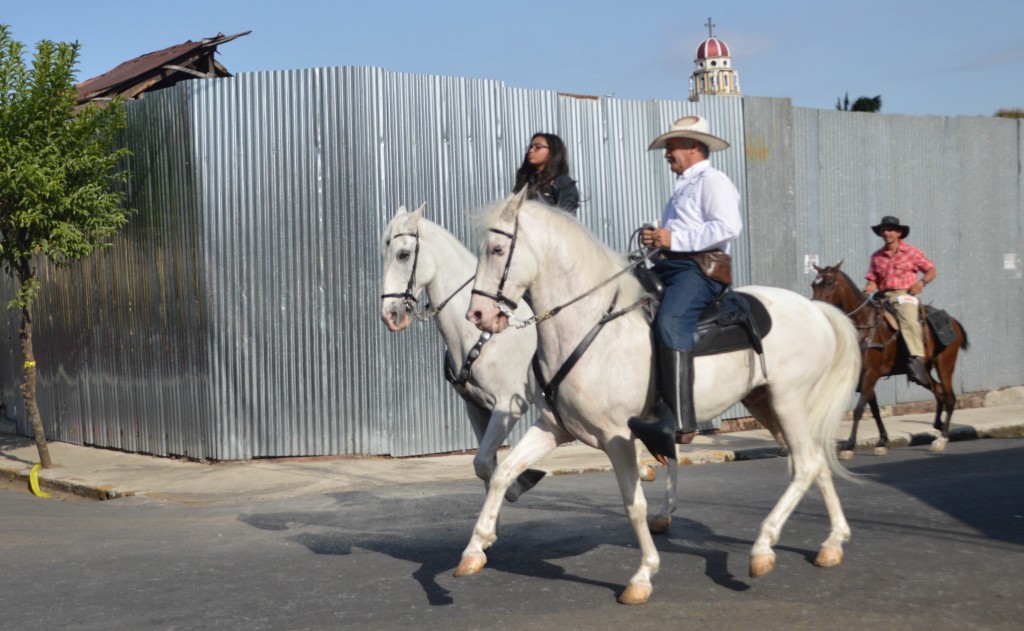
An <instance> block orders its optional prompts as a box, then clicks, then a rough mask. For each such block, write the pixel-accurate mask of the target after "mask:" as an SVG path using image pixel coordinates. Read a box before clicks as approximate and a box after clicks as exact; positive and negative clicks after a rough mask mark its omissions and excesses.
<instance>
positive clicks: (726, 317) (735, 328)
mask: <svg viewBox="0 0 1024 631" xmlns="http://www.w3.org/2000/svg"><path fill="white" fill-rule="evenodd" d="M771 330H772V318H771V316H770V315H768V310H767V309H765V307H764V305H763V304H762V303H761V301H760V300H758V299H757V298H755V297H753V296H751V295H750V294H745V293H743V292H739V291H733V290H732V289H728V290H726V291H725V293H723V294H722V295H721V296H720V297H719V298H718V299H717V300H715V301H714V302H712V303H711V304H709V305H708V306H707V308H706V309H704V312H703V313H702V314H701V315H700V321H699V322H698V323H697V332H696V333H695V336H696V338H697V345H696V347H695V348H694V355H695V356H697V357H700V356H703V355H718V354H720V353H731V352H732V351H739V350H743V349H746V348H752V349H754V351H756V352H757V353H758V354H759V355H760V354H761V353H762V352H763V348H762V346H761V339H762V338H763V337H764V336H766V335H768V332H769V331H771Z"/></svg>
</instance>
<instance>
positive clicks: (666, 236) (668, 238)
mask: <svg viewBox="0 0 1024 631" xmlns="http://www.w3.org/2000/svg"><path fill="white" fill-rule="evenodd" d="M640 243H642V244H644V245H645V246H647V247H649V248H661V249H667V248H671V247H672V231H671V230H664V229H658V228H644V229H643V230H642V231H641V232H640Z"/></svg>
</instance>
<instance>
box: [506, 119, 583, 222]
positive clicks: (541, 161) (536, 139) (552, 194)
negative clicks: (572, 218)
mask: <svg viewBox="0 0 1024 631" xmlns="http://www.w3.org/2000/svg"><path fill="white" fill-rule="evenodd" d="M566 153H567V152H566V150H565V143H563V142H562V139H561V138H559V137H558V136H556V135H555V134H548V133H540V132H538V133H536V134H534V135H533V138H531V139H530V146H529V147H527V148H526V155H525V156H523V164H522V166H520V167H519V170H518V171H516V183H515V186H514V187H513V188H512V192H513V193H518V192H519V191H521V190H523V188H524V187H525V188H526V189H527V193H526V197H527V199H537V200H542V201H545V202H547V203H548V204H551V205H552V206H556V207H558V208H561V209H562V210H564V211H565V212H567V213H569V214H571V215H575V214H576V210H577V209H578V208H579V207H580V192H579V190H578V189H577V188H576V181H575V180H573V179H572V178H571V177H569V160H568V157H567V155H566Z"/></svg>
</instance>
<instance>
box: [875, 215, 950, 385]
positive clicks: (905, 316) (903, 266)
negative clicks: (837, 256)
mask: <svg viewBox="0 0 1024 631" xmlns="http://www.w3.org/2000/svg"><path fill="white" fill-rule="evenodd" d="M871 230H872V231H874V233H875V234H877V235H878V236H880V237H882V240H883V241H885V246H883V247H882V248H881V249H880V250H878V251H876V252H875V253H874V254H872V255H871V266H870V268H869V269H868V273H867V274H866V275H865V276H864V278H866V279H867V281H868V282H867V284H866V285H864V293H867V294H871V293H873V292H875V291H881V292H882V293H883V294H885V298H886V300H888V301H889V304H891V305H893V306H895V307H896V316H897V318H898V319H899V323H900V332H901V333H902V334H903V341H904V342H905V343H906V344H907V351H908V352H909V354H910V362H909V363H908V365H907V369H908V373H907V376H908V377H909V378H910V379H911V380H913V381H915V382H917V383H919V384H921V385H922V386H925V387H928V386H929V379H928V373H927V371H926V370H925V367H924V361H923V359H922V357H923V356H924V336H923V334H922V332H921V321H920V311H919V303H920V301H919V299H918V298H917V297H918V296H919V295H921V292H922V291H924V286H925V285H927V284H928V283H930V282H932V281H933V280H935V276H936V274H937V273H938V272H937V271H936V269H935V264H934V263H932V262H931V261H930V260H928V257H927V256H925V255H924V253H923V252H921V250H918V249H917V248H915V247H914V246H912V245H910V244H909V243H905V242H904V241H903V239H906V238H907V235H909V234H910V227H909V226H905V225H903V224H901V223H900V220H899V219H897V218H896V217H893V216H891V215H890V216H886V217H882V220H881V221H880V222H878V225H877V226H872V227H871ZM918 273H921V274H923V276H922V277H920V278H918Z"/></svg>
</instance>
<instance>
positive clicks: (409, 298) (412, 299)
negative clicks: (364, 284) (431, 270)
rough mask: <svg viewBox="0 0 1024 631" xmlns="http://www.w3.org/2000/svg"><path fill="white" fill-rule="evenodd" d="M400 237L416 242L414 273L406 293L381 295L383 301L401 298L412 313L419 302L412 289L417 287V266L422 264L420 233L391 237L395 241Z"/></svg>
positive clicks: (413, 258)
mask: <svg viewBox="0 0 1024 631" xmlns="http://www.w3.org/2000/svg"><path fill="white" fill-rule="evenodd" d="M398 237H412V238H413V239H415V240H416V249H415V250H413V255H412V273H410V274H409V282H408V283H407V284H406V286H405V291H403V292H401V293H390V294H381V295H380V297H381V300H383V299H384V298H401V299H402V302H403V303H405V308H406V309H407V310H409V311H412V310H413V309H415V308H416V303H418V302H419V298H417V297H416V296H414V295H413V293H412V288H413V287H415V286H416V266H417V265H419V263H420V233H419V231H416V232H397V233H395V234H393V235H391V239H392V240H394V239H396V238H398Z"/></svg>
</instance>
